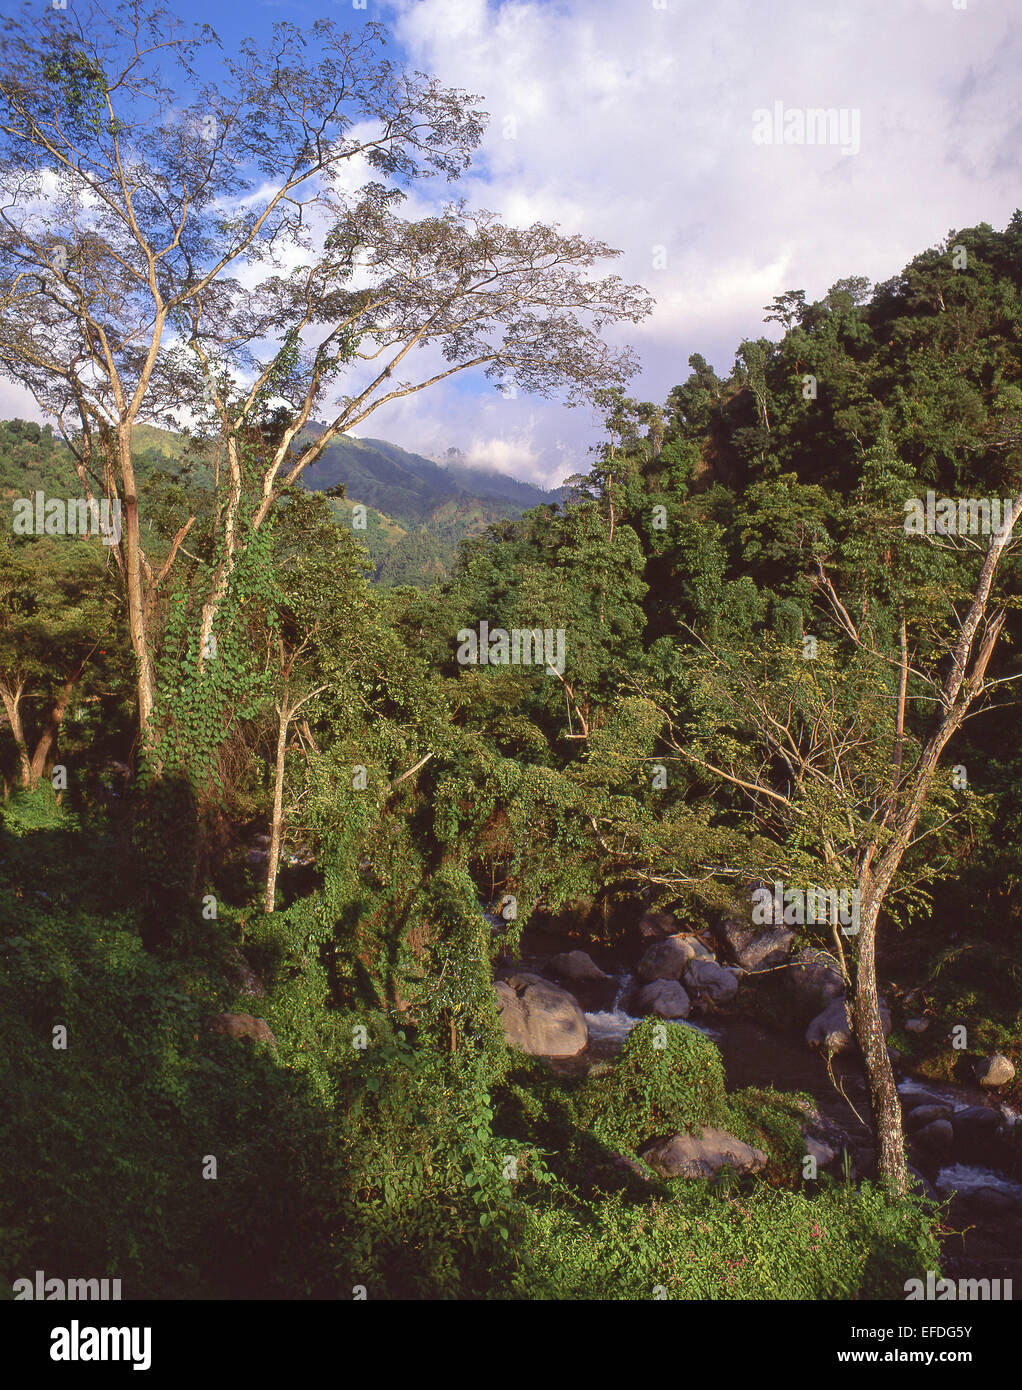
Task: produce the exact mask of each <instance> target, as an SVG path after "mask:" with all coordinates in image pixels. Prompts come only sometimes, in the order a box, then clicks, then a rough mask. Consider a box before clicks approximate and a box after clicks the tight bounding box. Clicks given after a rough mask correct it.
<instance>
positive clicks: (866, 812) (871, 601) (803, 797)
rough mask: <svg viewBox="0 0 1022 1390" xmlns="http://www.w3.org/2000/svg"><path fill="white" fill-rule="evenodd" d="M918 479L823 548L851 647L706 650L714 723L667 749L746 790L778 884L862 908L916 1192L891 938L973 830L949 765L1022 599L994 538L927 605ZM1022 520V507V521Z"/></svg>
mask: <svg viewBox="0 0 1022 1390" xmlns="http://www.w3.org/2000/svg"><path fill="white" fill-rule="evenodd" d="M881 474H882V470H881ZM901 481H902V480H901V479H900V478H899V477H898V476H897V470H895V472H894V476H893V477H892V476H890V475H888V478H887V489H888V495H887V496H886V497H885V498H882V499H878V498H877V497H875V496H874V497H869V496H867V497H864V498H863V499H860V501H859V502H858V503H857V504H856V505H854V506H853V507H852V508H851V516H850V519H849V522H848V530H849V533H850V537H851V539H850V540H848V541H846V542H845V545H844V546H842V547H836V546H833V545H830V546H828V542H827V541H826V540H821V539H820V533H819V532H817V538H816V541H815V542H814V543H807V545H806V550H807V556H806V564H807V567H808V568H809V569H810V571H811V572H812V573H813V577H814V590H815V593H816V597H817V606H818V616H819V617H820V618H821V619H822V618H823V617H824V615H826V616H827V617H828V618H829V620H830V624H831V627H832V629H833V631H834V633H835V639H836V640H835V641H834V642H829V641H828V642H824V641H823V640H822V639H821V640H820V643H819V650H818V651H817V652H816V653H815V655H813V656H812V659H809V660H806V659H805V652H804V649H803V648H802V644H801V642H799V644H798V645H797V646H796V647H792V646H791V645H787V646H786V645H785V643H784V641H783V639H782V640H780V641H779V640H778V639H777V638H773V637H771V638H768V639H767V640H766V641H765V642H763V643H758V644H753V645H749V646H742V645H739V646H734V647H731V648H730V649H729V648H727V647H725V648H724V649H723V650H717V651H713V650H710V649H709V648H708V647H707V646H706V645H705V644H700V647H701V655H698V656H695V657H693V658H692V659H691V661H690V663H689V665H690V676H689V680H690V682H691V688H692V690H693V691H694V692H695V709H696V711H697V718H696V720H695V721H694V724H693V727H692V729H691V730H690V732H689V734H688V735H687V736H686V735H685V734H684V733H683V732H682V730H681V729H679V728H677V727H676V726H675V724H674V721H673V719H672V717H671V713H670V711H669V710H667V709H663V710H662V713H663V714H664V716H665V720H666V724H665V732H664V739H665V742H666V744H667V746H668V747H669V748H670V749H671V750H672V752H673V753H674V754H675V755H676V756H677V757H678V758H679V759H681V760H682V761H684V762H686V763H687V764H688V765H689V766H690V767H691V768H693V769H694V770H697V775H701V776H703V777H708V778H710V779H711V780H716V781H717V782H718V784H723V785H726V786H728V787H730V788H733V789H734V790H735V793H736V795H737V799H738V805H739V806H740V807H744V810H745V813H746V815H747V817H748V820H749V824H750V825H751V827H752V828H753V830H754V831H755V833H757V834H759V835H763V836H765V837H766V841H767V843H768V844H769V845H772V846H773V850H772V860H771V862H770V864H769V865H767V864H765V863H762V864H760V865H759V869H760V871H764V870H769V871H770V872H775V871H776V867H777V865H778V864H781V865H783V866H785V867H784V871H785V874H786V875H787V876H788V877H789V880H790V881H792V882H793V883H794V884H795V885H796V886H800V887H804V888H810V887H813V888H815V887H819V886H822V887H823V888H825V889H838V890H839V889H841V888H843V887H847V886H849V885H854V887H855V889H856V890H857V892H858V895H859V923H858V930H857V932H856V933H855V934H854V935H850V936H849V937H848V938H847V945H846V944H845V943H843V942H842V939H841V936H840V935H839V934H838V932H837V926H836V922H832V930H833V934H834V945H835V947H836V951H837V953H838V955H839V957H840V959H841V961H842V966H843V968H844V969H845V970H846V978H847V980H848V984H849V989H850V993H851V995H852V1008H851V1011H852V1020H853V1026H854V1033H855V1037H856V1040H857V1043H858V1046H859V1050H860V1052H861V1054H862V1057H863V1062H864V1066H865V1071H866V1078H867V1084H868V1089H869V1096H870V1103H871V1109H872V1116H873V1128H874V1134H875V1138H876V1148H877V1168H878V1171H879V1173H880V1174H881V1176H882V1177H883V1178H884V1179H885V1180H886V1181H888V1182H889V1183H890V1184H891V1185H892V1187H893V1188H894V1189H895V1190H897V1191H899V1192H901V1191H904V1190H905V1188H906V1185H907V1170H906V1166H905V1156H904V1147H903V1138H902V1128H901V1108H900V1103H899V1100H898V1094H897V1090H896V1088H895V1083H894V1076H893V1072H892V1070H891V1064H890V1058H889V1056H888V1053H887V1046H886V1041H885V1038H884V1032H883V1027H882V1024H881V1018H880V1010H879V1000H878V995H877V977H876V942H877V931H878V923H879V919H880V915H881V912H882V911H884V910H885V909H886V908H887V907H888V905H889V904H888V899H889V898H898V899H900V901H901V902H902V903H904V902H905V900H906V899H908V900H909V901H911V900H912V898H913V895H914V894H915V893H916V892H917V889H918V887H919V885H920V884H924V883H926V882H928V881H932V879H933V878H934V877H935V876H937V874H938V873H939V872H940V870H939V868H938V866H937V862H936V855H935V854H934V850H933V845H934V844H935V843H936V844H939V843H940V839H941V836H942V835H943V834H944V833H945V831H946V828H947V826H948V825H949V824H950V823H951V822H953V821H954V820H956V819H957V818H958V817H959V816H960V815H961V811H960V809H958V808H956V806H955V804H954V797H953V794H952V792H951V790H950V789H951V780H950V777H949V776H948V775H947V774H943V775H942V774H941V771H940V765H941V758H942V755H943V754H944V751H945V749H946V748H947V745H948V743H949V742H950V741H951V739H952V738H953V737H954V735H955V734H956V733H957V732H958V731H959V730H960V729H961V727H962V724H963V723H964V721H965V720H966V718H967V717H969V715H970V713H972V712H974V711H975V710H976V709H977V708H979V707H980V702H981V701H982V699H983V697H984V696H989V694H990V693H991V691H992V690H993V688H994V686H996V685H998V684H1000V683H1001V682H1000V681H988V679H987V672H988V668H989V665H990V661H991V657H992V656H993V653H994V650H995V647H996V644H997V640H998V637H999V635H1000V633H1001V630H1002V628H1003V626H1004V622H1005V619H1006V616H1007V611H1008V606H1009V603H1010V599H1009V598H1008V597H1007V596H1006V595H1005V593H1004V592H1003V586H1002V590H1001V591H998V590H997V588H996V584H995V581H997V580H998V579H999V577H1000V569H1001V567H1002V564H1003V562H1004V559H1005V557H1006V556H1007V555H1008V554H1009V552H1010V550H1011V547H1012V543H1013V531H1014V525H1015V522H1014V519H1012V520H1011V521H1009V522H1006V523H1005V525H1004V526H1003V527H1002V528H1001V529H1000V530H998V531H997V532H995V533H994V534H993V535H991V536H990V539H989V542H988V544H987V545H986V548H985V553H984V554H983V558H982V562H981V564H980V566H979V570H978V574H976V575H975V577H974V578H973V579H972V580H971V582H970V581H969V580H968V579H967V578H965V577H964V576H963V575H962V574H961V572H960V566H961V565H962V564H963V563H965V562H966V559H965V558H963V557H966V558H967V557H968V556H969V554H970V553H973V552H971V551H970V543H969V542H968V541H964V542H963V543H962V546H961V551H960V552H959V555H958V565H957V566H955V567H954V569H953V570H952V572H951V577H950V582H948V581H947V580H945V583H946V585H947V587H946V588H944V589H940V588H938V587H937V586H935V585H933V584H930V585H926V584H921V585H920V586H919V587H918V589H913V588H912V587H911V586H912V580H913V578H914V577H917V576H918V574H919V573H920V571H919V570H918V568H917V567H916V565H915V563H914V562H913V559H912V557H911V555H910V547H911V546H913V545H916V544H918V539H917V538H915V537H909V536H906V534H905V532H904V528H903V526H901V525H899V518H898V516H897V511H896V507H895V508H894V509H893V512H892V508H891V506H890V504H891V502H892V501H893V500H894V495H895V493H896V492H897V489H898V486H899V483H900V482H901ZM885 504H886V505H885ZM1020 509H1022V493H1020V494H1018V495H1017V497H1016V499H1015V502H1014V515H1015V516H1017V515H1018V513H1019V510H1020ZM828 552H829V553H828ZM832 562H833V563H832ZM834 571H837V572H839V576H840V577H838V578H837V582H835V573H834ZM839 588H840V589H841V590H842V591H843V592H839ZM853 615H854V616H853ZM1002 679H1004V680H1007V679H1012V677H1004V678H1002ZM924 841H925V842H926V847H925V848H922V849H921V848H920V846H921V845H923V843H924ZM708 867H710V868H712V866H708ZM764 876H765V877H766V876H769V875H768V873H764ZM846 958H850V959H847V960H846Z"/></svg>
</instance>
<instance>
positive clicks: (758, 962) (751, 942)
mask: <svg viewBox="0 0 1022 1390" xmlns="http://www.w3.org/2000/svg"><path fill="white" fill-rule="evenodd" d="M717 936H718V938H719V939H720V940H722V941H723V942H724V944H725V945H726V946H727V949H728V951H729V952H730V953H731V957H732V959H733V960H734V961H735V963H736V964H737V965H740V966H741V968H742V969H743V970H749V971H754V970H765V969H769V968H770V967H771V966H774V965H783V964H784V962H785V961H786V960H787V959H788V953H789V952H790V950H791V943H792V942H793V941H794V940H795V933H794V932H793V931H792V930H791V929H790V928H789V927H770V928H768V929H767V930H766V931H764V930H763V929H762V928H757V927H753V926H750V925H749V924H748V923H746V922H739V921H737V920H736V919H735V918H734V917H725V918H724V920H723V921H722V922H720V923H719V924H718V926H717Z"/></svg>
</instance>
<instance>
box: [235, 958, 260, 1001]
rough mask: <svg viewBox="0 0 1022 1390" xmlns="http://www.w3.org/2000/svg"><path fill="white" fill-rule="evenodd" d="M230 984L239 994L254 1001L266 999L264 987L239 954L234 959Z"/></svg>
mask: <svg viewBox="0 0 1022 1390" xmlns="http://www.w3.org/2000/svg"><path fill="white" fill-rule="evenodd" d="M230 983H231V984H233V985H234V987H235V988H236V989H237V991H238V993H239V994H249V995H251V996H252V997H253V998H255V999H264V998H265V997H266V986H265V985H264V984H263V982H262V980H260V978H259V976H258V975H257V974H256V973H255V971H254V970H253V969H252V967H251V966H250V965H249V963H248V961H247V960H246V959H245V957H244V956H243V955H242V954H241V953H240V952H238V953H237V954H236V955H235V957H234V962H233V969H232V971H231V976H230Z"/></svg>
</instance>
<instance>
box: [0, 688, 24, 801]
mask: <svg viewBox="0 0 1022 1390" xmlns="http://www.w3.org/2000/svg"><path fill="white" fill-rule="evenodd" d="M24 689H25V687H24V686H23V685H19V686H17V687H16V688H15V689H14V690H9V689H8V688H7V686H6V685H0V699H2V700H3V702H4V709H5V710H6V711H7V722H8V723H9V724H10V726H11V733H12V734H13V735H14V742H15V743H16V744H17V747H18V765H19V767H20V769H21V785H22V786H23V787H25V788H26V789H27V788H29V787H31V786H32V762H31V759H30V758H29V756H28V742H27V740H26V738H25V727H24V725H23V724H22V722H21V696H22V692H23V691H24Z"/></svg>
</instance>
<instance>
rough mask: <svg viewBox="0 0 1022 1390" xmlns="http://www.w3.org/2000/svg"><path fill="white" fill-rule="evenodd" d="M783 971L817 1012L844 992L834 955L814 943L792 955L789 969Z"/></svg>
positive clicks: (796, 992)
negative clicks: (818, 947)
mask: <svg viewBox="0 0 1022 1390" xmlns="http://www.w3.org/2000/svg"><path fill="white" fill-rule="evenodd" d="M780 974H781V977H782V978H783V980H784V982H785V984H786V985H787V987H788V989H790V991H791V993H792V994H793V995H794V996H795V998H796V1000H797V1001H798V1002H799V1003H800V1004H802V1005H804V1006H805V1007H806V1008H807V1009H809V1008H811V1009H813V1010H815V1011H816V1012H817V1013H818V1012H819V1011H820V1010H821V1009H825V1008H826V1007H827V1005H828V1004H829V1003H830V1002H831V1000H833V999H839V998H840V997H841V995H842V994H844V992H845V985H844V981H843V980H842V978H841V971H840V969H839V967H838V963H837V961H836V960H835V958H834V957H833V956H832V955H830V954H829V953H828V952H827V951H821V950H819V949H817V948H816V947H814V946H807V947H806V948H805V950H803V951H799V953H798V955H796V956H792V958H791V963H790V965H789V967H788V969H787V970H784V971H782V972H780Z"/></svg>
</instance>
